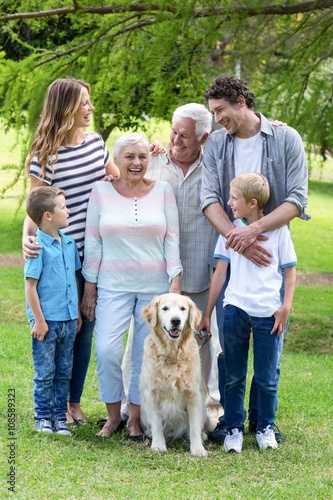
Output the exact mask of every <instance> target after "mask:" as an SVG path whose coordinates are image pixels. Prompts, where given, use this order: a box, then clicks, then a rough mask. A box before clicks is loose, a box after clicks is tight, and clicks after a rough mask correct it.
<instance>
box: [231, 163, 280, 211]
mask: <svg viewBox="0 0 333 500" xmlns="http://www.w3.org/2000/svg"><path fill="white" fill-rule="evenodd" d="M230 186H232V187H235V188H237V189H239V190H240V192H241V193H242V195H243V196H244V199H245V201H246V203H249V202H250V201H251V200H252V199H253V198H254V199H255V200H257V202H258V208H259V210H263V209H264V206H265V205H266V203H267V202H268V200H269V196H270V190H269V184H268V181H267V179H266V177H264V176H263V175H261V174H256V173H254V172H250V173H247V174H241V175H237V177H235V178H234V179H233V180H232V181H231V182H230Z"/></svg>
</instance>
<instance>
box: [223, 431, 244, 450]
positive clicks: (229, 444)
mask: <svg viewBox="0 0 333 500" xmlns="http://www.w3.org/2000/svg"><path fill="white" fill-rule="evenodd" d="M242 446H243V433H242V431H239V430H238V429H232V431H231V432H229V433H228V434H227V435H226V437H225V440H224V451H227V452H228V453H232V452H236V453H240V452H241V451H242Z"/></svg>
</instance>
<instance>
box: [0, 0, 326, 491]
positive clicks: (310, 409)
mask: <svg viewBox="0 0 333 500" xmlns="http://www.w3.org/2000/svg"><path fill="white" fill-rule="evenodd" d="M83 7H84V8H83ZM59 9H63V10H62V11H59ZM64 9H65V10H64ZM43 12H44V14H43ZM45 12H46V13H45ZM41 14H42V15H41ZM332 14H333V2H331V1H329V0H325V1H315V2H300V1H293V0H291V1H285V2H282V1H279V0H277V1H274V0H272V1H271V2H259V1H252V0H248V1H241V0H239V1H237V2H234V1H228V0H225V1H209V0H207V1H201V2H196V1H180V0H179V1H170V2H164V1H158V2H154V3H152V2H146V3H145V2H127V1H122V2H121V1H120V2H112V1H109V2H108V3H106V2H99V1H89V0H87V1H83V2H79V4H78V3H77V2H71V1H66V0H64V1H48V0H47V1H43V2H41V1H33V2H31V1H29V2H28V1H21V2H18V1H8V2H3V3H2V6H1V7H0V41H1V44H2V49H1V50H2V51H1V52H0V120H1V121H0V167H1V170H0V176H1V177H0V192H1V199H0V214H1V215H0V234H1V238H0V264H2V266H1V267H0V284H1V286H0V302H1V306H0V307H1V309H0V314H1V316H0V318H1V319H0V415H1V420H0V439H1V441H0V450H1V463H0V473H1V476H0V495H1V498H12V497H15V498H19V499H32V498H36V497H37V498H40V499H44V498H45V499H55V500H57V499H60V498H64V499H78V498H80V499H89V500H90V499H92V500H95V499H96V500H99V499H104V498H105V499H116V500H118V499H142V498H147V499H160V498H161V499H165V498H166V499H169V498H182V499H197V498H213V499H220V498H226V499H241V500H248V499H249V500H252V499H260V500H261V499H262V500H266V499H296V498H297V499H298V498H302V499H310V498H311V499H320V500H321V499H331V498H333V466H332V463H333V461H332V459H333V445H332V437H331V436H332V432H333V420H332V408H333V396H332V394H333V390H332V389H333V387H332V385H333V384H332V376H333V347H332V346H333V342H332V340H333V318H332V310H333V307H332V306H333V288H332V286H331V285H332V276H333V245H332V243H333V238H332V231H333V230H332V227H333V226H332V222H331V217H332V210H333V196H332V195H333V189H332V188H333V160H332V148H333V146H332V145H333V105H332V104H333V103H332V99H333V87H332V77H333V57H332V51H333V44H332V43H331V40H332V35H333V33H332V31H333V15H332ZM220 73H230V74H236V75H238V76H241V77H242V78H245V79H246V80H247V81H248V82H249V84H250V88H251V89H252V90H253V91H254V92H255V93H256V95H257V109H258V110H260V111H263V112H264V113H265V114H266V116H267V117H268V118H270V119H273V118H279V119H281V120H283V121H285V122H287V123H288V124H289V125H291V126H293V127H295V128H296V129H297V130H298V131H299V132H300V133H301V135H302V138H303V141H304V144H305V147H306V151H307V154H308V159H309V169H310V180H309V207H308V213H310V214H311V215H312V219H311V220H310V221H308V222H304V221H300V220H297V219H296V220H294V221H292V223H291V232H292V237H293V241H294V244H295V247H296V252H297V256H298V266H297V269H298V282H297V283H298V284H297V287H296V292H295V299H294V304H293V310H292V312H291V317H290V327H289V331H288V334H287V337H286V340H285V348H284V353H283V361H282V376H281V382H280V392H279V394H280V398H279V409H278V413H277V423H278V426H279V427H280V429H281V431H282V432H283V433H284V434H285V435H286V442H285V443H284V444H283V445H280V446H279V449H278V450H276V451H272V452H268V453H261V452H260V451H259V450H258V449H257V445H256V441H255V438H254V437H253V436H248V435H246V437H245V443H244V451H243V452H242V454H241V455H237V456H236V455H228V454H225V453H223V451H222V450H221V447H220V446H219V445H217V444H213V443H209V444H207V449H208V450H209V456H208V458H207V459H204V460H202V459H198V458H195V457H192V456H191V455H190V454H189V443H188V441H187V440H180V441H177V442H174V443H171V444H170V446H169V450H168V452H167V453H166V454H161V455H158V454H155V453H153V452H151V451H150V449H149V448H148V447H146V446H144V445H136V444H134V443H131V442H129V440H128V439H126V433H125V434H123V435H117V436H113V437H112V438H111V439H108V440H103V441H101V440H100V439H98V438H97V437H96V436H95V434H96V432H97V430H98V428H97V424H96V423H97V420H98V419H99V418H101V417H103V416H104V405H102V404H101V403H100V402H99V400H98V392H97V378H96V372H95V365H94V361H93V359H92V361H91V364H90V369H89V373H88V379H87V383H86V386H85V392H84V398H83V409H84V412H85V413H86V414H87V417H88V420H89V423H88V425H86V426H85V427H77V428H75V429H74V431H73V432H74V437H73V439H71V440H65V439H61V438H60V437H59V436H51V437H50V436H40V435H36V433H35V432H34V430H33V402H32V378H33V368H32V361H31V338H30V334H29V327H28V323H27V320H26V315H25V305H24V283H23V268H22V259H21V229H22V222H23V218H24V215H25V214H24V203H23V202H24V198H25V195H26V189H27V185H26V179H25V177H24V175H23V166H24V158H25V155H26V152H27V149H28V147H29V144H30V141H31V134H32V131H33V130H34V128H35V125H36V120H37V119H38V116H39V113H40V109H41V106H42V101H43V97H44V94H45V90H46V88H47V86H48V84H49V83H50V82H51V81H52V80H53V79H55V78H57V77H59V76H66V75H69V74H71V75H73V76H76V77H81V78H85V79H86V80H87V81H89V82H90V83H91V84H92V98H93V102H94V104H95V108H96V109H95V113H94V116H95V120H94V121H95V123H94V129H95V130H98V131H99V133H101V135H102V136H103V137H104V139H105V140H106V142H107V145H108V147H109V149H110V151H112V145H113V142H114V140H115V139H116V138H117V137H118V136H119V135H121V134H122V133H123V132H124V131H126V130H134V129H137V128H138V129H139V130H140V131H142V132H143V133H144V134H145V135H147V137H148V138H149V140H153V139H155V138H157V139H160V140H161V141H162V142H163V144H164V145H166V144H167V142H168V132H169V123H170V117H171V113H172V110H173V109H174V108H175V107H176V106H177V105H180V104H184V103H185V102H190V101H196V102H203V98H202V95H203V90H204V88H205V87H206V85H207V84H208V83H209V82H210V81H211V80H212V79H213V78H214V77H215V76H217V75H218V74H220ZM151 117H153V118H151ZM324 160H325V161H324ZM22 203H23V204H22ZM251 373H252V367H251V361H250V364H249V377H250V376H251ZM13 389H14V390H15V432H14V436H13V435H11V434H10V433H9V430H11V432H12V427H11V426H10V425H9V423H11V422H10V421H9V418H8V415H9V414H10V415H12V412H8V410H9V408H10V409H11V410H12V409H13V407H12V406H9V403H11V404H12V397H11V396H12V394H13V392H12V390H13ZM9 396H10V398H9ZM12 443H14V445H15V446H12ZM12 448H13V449H14V455H13V450H12ZM11 460H14V462H11ZM13 463H14V466H15V471H14V472H13V469H12V475H13V474H14V476H15V481H14V482H15V492H11V491H9V490H8V487H9V486H10V483H8V482H7V481H8V480H9V479H10V473H11V469H10V467H11V466H13V465H12V464H13Z"/></svg>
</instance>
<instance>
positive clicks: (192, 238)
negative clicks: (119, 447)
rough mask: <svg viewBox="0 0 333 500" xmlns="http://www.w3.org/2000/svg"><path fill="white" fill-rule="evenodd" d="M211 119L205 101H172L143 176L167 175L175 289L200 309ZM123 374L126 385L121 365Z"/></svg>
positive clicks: (207, 349)
mask: <svg viewBox="0 0 333 500" xmlns="http://www.w3.org/2000/svg"><path fill="white" fill-rule="evenodd" d="M211 125H212V116H211V113H210V112H209V111H208V110H207V109H206V108H205V106H203V105H201V104H196V103H190V104H185V105H184V106H180V107H178V108H177V109H176V110H175V111H174V113H173V116H172V125H171V131H170V142H169V144H168V147H167V150H166V151H165V152H163V153H160V154H159V155H157V156H154V157H152V158H151V161H150V164H149V167H148V170H147V173H146V176H147V177H150V178H152V179H156V180H163V181H167V182H169V183H170V184H171V186H172V187H173V190H174V193H175V197H176V201H177V206H178V212H179V226H180V258H181V262H182V265H183V275H182V278H181V293H182V294H184V295H187V296H189V297H190V298H191V299H192V300H193V301H194V302H195V303H196V305H197V307H198V308H199V309H200V310H201V311H203V310H204V309H205V306H206V301H207V298H208V289H209V284H210V278H211V268H210V266H209V264H208V256H209V247H210V242H211V239H212V235H213V230H214V229H213V226H212V225H211V223H210V222H209V221H208V219H207V218H206V217H205V216H204V214H203V213H202V211H201V209H200V192H201V169H202V166H201V161H202V146H203V145H204V143H205V142H206V140H207V138H208V136H209V133H210V131H211ZM212 324H213V330H212V338H211V340H210V341H209V342H208V343H207V344H205V345H204V346H203V347H202V348H201V349H200V356H201V362H202V371H203V379H204V382H205V383H206V386H207V389H208V397H207V402H206V403H207V416H208V417H210V420H211V423H212V427H211V428H212V430H213V428H214V422H215V423H216V422H217V418H218V417H219V415H221V413H222V407H221V405H220V393H219V389H218V370H217V356H218V354H219V352H220V350H221V348H220V344H219V339H218V331H217V324H216V318H215V315H213V323H212ZM130 336H131V334H130V335H129V342H128V346H129V347H128V349H130ZM128 349H127V351H126V353H125V358H124V360H125V363H124V364H125V366H126V363H127V362H128V357H129V350H128ZM124 377H125V385H126V369H125V370H124ZM123 411H124V408H123Z"/></svg>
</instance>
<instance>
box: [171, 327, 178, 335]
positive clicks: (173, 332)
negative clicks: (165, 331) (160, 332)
mask: <svg viewBox="0 0 333 500" xmlns="http://www.w3.org/2000/svg"><path fill="white" fill-rule="evenodd" d="M169 333H170V335H172V336H174V337H177V336H178V335H179V330H177V328H175V329H174V330H170V332H169Z"/></svg>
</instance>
